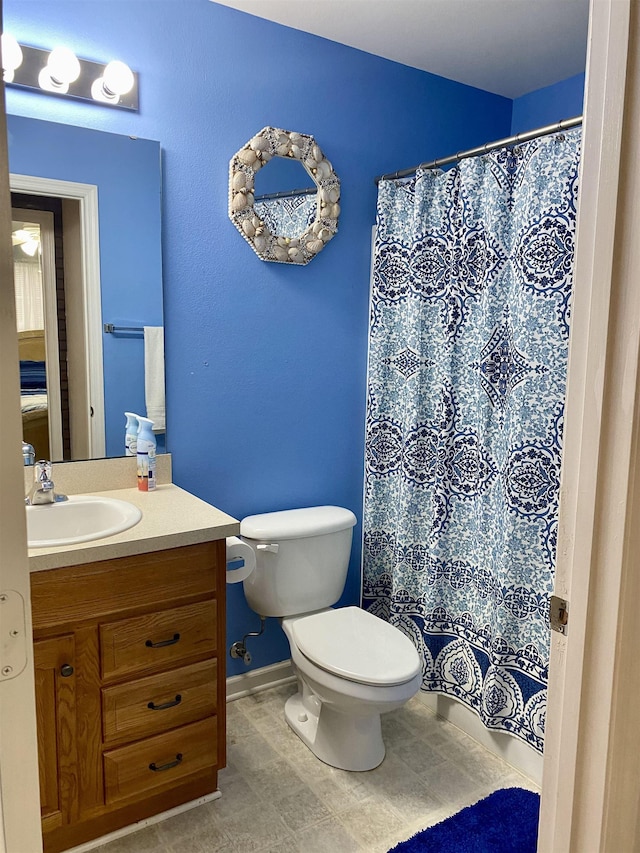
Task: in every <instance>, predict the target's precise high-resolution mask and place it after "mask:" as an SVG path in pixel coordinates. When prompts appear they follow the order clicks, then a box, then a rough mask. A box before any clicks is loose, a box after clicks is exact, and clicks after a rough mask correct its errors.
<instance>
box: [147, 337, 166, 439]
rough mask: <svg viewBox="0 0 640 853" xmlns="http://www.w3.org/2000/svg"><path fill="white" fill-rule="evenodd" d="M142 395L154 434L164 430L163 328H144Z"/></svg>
mask: <svg viewBox="0 0 640 853" xmlns="http://www.w3.org/2000/svg"><path fill="white" fill-rule="evenodd" d="M144 394H145V401H146V404H147V417H148V418H151V420H152V421H153V431H154V432H164V431H165V430H166V409H165V401H164V327H163V326H145V327H144Z"/></svg>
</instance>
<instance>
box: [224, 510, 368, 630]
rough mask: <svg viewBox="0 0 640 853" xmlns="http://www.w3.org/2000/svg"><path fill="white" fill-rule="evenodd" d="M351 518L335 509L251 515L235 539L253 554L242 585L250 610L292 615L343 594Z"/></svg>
mask: <svg viewBox="0 0 640 853" xmlns="http://www.w3.org/2000/svg"><path fill="white" fill-rule="evenodd" d="M355 523H356V517H355V515H354V514H353V513H352V512H351V511H350V510H348V509H343V508H342V507H338V506H319V507H308V508H305V509H290V510H285V511H282V512H268V513H264V514H262V515H250V516H248V517H247V518H244V519H243V520H242V521H241V523H240V536H241V538H242V539H243V540H244V541H245V542H247V543H248V544H249V545H251V547H252V548H253V549H254V550H255V552H256V568H255V571H253V572H252V573H251V575H249V577H248V578H247V579H246V580H245V581H244V592H245V596H246V598H247V602H248V604H249V607H251V609H252V610H255V612H256V613H259V614H260V615H261V616H295V615H299V614H302V613H311V612H313V611H314V610H322V609H323V608H325V607H331V605H332V604H335V603H336V601H337V600H338V599H339V598H340V596H341V595H342V590H343V589H344V585H345V581H346V579H347V569H348V567H349V555H350V554H351V538H352V534H353V526H354V524H355Z"/></svg>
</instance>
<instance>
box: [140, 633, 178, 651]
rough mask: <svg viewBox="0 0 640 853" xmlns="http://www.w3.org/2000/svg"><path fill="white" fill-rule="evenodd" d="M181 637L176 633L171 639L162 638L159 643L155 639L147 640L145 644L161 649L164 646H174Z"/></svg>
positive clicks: (151, 647)
mask: <svg viewBox="0 0 640 853" xmlns="http://www.w3.org/2000/svg"><path fill="white" fill-rule="evenodd" d="M179 639H180V634H174V635H173V637H172V638H171V639H170V640H160V641H159V642H157V643H154V642H153V640H147V642H146V643H145V646H147V648H149V649H160V648H162V646H173V645H175V643H177V642H178V640H179Z"/></svg>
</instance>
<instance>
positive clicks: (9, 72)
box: [2, 33, 22, 83]
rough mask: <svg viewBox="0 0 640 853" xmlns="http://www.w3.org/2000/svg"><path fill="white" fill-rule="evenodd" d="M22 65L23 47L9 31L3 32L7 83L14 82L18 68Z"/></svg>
mask: <svg viewBox="0 0 640 853" xmlns="http://www.w3.org/2000/svg"><path fill="white" fill-rule="evenodd" d="M21 65H22V48H21V47H20V45H19V44H18V42H17V39H16V38H15V37H14V36H12V35H10V34H9V33H2V69H3V72H4V75H3V76H4V81H5V83H11V82H13V75H14V73H15V70H16V68H19V67H20V66H21Z"/></svg>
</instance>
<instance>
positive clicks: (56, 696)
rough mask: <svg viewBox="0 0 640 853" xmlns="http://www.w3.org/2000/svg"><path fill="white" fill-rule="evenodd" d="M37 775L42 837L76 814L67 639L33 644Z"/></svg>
mask: <svg viewBox="0 0 640 853" xmlns="http://www.w3.org/2000/svg"><path fill="white" fill-rule="evenodd" d="M33 649H34V663H35V680H36V718H37V725H38V760H39V771H40V811H41V816H42V831H43V833H46V832H48V831H50V830H52V829H55V828H56V827H59V826H62V825H63V824H67V823H69V822H70V821H71V820H73V818H74V817H75V812H76V810H77V787H78V784H77V755H76V689H75V686H76V676H75V665H76V663H75V642H74V637H73V634H65V635H64V636H61V637H52V638H51V639H47V640H37V641H36V642H35V643H34V644H33Z"/></svg>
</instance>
